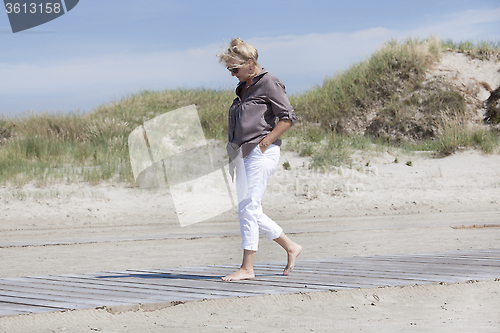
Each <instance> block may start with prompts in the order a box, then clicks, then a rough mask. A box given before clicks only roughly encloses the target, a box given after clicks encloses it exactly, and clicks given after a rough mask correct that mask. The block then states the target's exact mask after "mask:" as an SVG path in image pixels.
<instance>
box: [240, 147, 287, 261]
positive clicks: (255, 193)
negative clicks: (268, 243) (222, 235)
mask: <svg viewBox="0 0 500 333" xmlns="http://www.w3.org/2000/svg"><path fill="white" fill-rule="evenodd" d="M279 158H280V147H279V146H277V145H274V144H272V145H270V146H269V147H268V148H267V149H266V150H265V151H264V153H262V152H261V151H260V148H259V145H257V146H255V148H254V149H253V150H252V151H251V152H250V154H248V156H246V157H245V158H244V159H243V162H244V166H245V168H244V172H243V170H241V168H240V172H238V168H237V169H236V185H237V187H239V188H244V187H245V185H246V189H247V190H246V191H245V192H246V193H245V194H240V193H239V195H240V196H243V198H241V197H238V202H239V204H238V217H239V220H240V232H241V236H242V238H243V241H242V243H241V247H242V248H243V249H245V250H252V251H257V249H258V245H259V232H260V233H262V234H264V236H265V237H266V238H267V239H268V240H273V239H276V238H278V237H279V236H280V235H281V233H282V232H283V229H282V228H281V227H280V226H279V225H278V224H276V222H274V221H273V220H271V219H270V218H269V217H268V216H267V215H266V214H264V212H263V211H262V205H261V200H262V196H263V195H264V190H265V189H266V186H267V183H268V182H269V178H270V177H271V174H272V173H273V171H274V169H276V166H277V165H278V161H279ZM245 183H246V184H245Z"/></svg>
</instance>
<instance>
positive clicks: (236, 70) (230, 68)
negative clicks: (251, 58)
mask: <svg viewBox="0 0 500 333" xmlns="http://www.w3.org/2000/svg"><path fill="white" fill-rule="evenodd" d="M226 69H227V70H228V71H230V72H231V73H234V74H238V71H239V70H240V68H239V67H226Z"/></svg>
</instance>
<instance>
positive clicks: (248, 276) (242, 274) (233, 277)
mask: <svg viewBox="0 0 500 333" xmlns="http://www.w3.org/2000/svg"><path fill="white" fill-rule="evenodd" d="M254 278H255V274H254V272H253V269H252V270H248V269H244V268H240V269H238V270H237V271H236V272H234V273H233V274H230V275H228V276H223V277H221V280H222V281H240V280H252V279H254Z"/></svg>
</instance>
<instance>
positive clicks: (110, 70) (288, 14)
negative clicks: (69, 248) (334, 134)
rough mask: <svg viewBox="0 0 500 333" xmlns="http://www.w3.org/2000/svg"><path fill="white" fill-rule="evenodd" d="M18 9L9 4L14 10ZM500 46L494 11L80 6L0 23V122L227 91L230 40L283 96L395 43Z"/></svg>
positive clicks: (153, 2) (313, 2) (291, 4)
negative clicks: (222, 55) (168, 95)
mask: <svg viewBox="0 0 500 333" xmlns="http://www.w3.org/2000/svg"><path fill="white" fill-rule="evenodd" d="M13 1H14V0H13ZM431 34H437V35H438V37H440V38H441V39H448V38H452V39H453V40H455V41H462V40H472V41H478V40H490V41H499V40H500V2H499V1H498V0H468V1H465V0H450V1H448V0H432V1H429V0H419V1H401V0H398V1H389V0H384V1H375V0H361V1H355V0H353V1H332V0H330V1H328V0H324V1H323V0H289V1H281V0H280V1H273V0H266V1H263V0H254V1H234V0H233V1H226V0H222V1H192V0H183V1H170V0H141V1H139V0H135V1H132V0H80V2H79V4H78V5H77V6H76V7H75V8H74V9H73V10H72V11H70V12H69V13H67V14H65V15H63V16H61V17H59V18H58V19H56V20H53V21H51V22H48V23H46V24H44V25H41V26H38V27H35V28H33V29H30V30H26V31H24V32H19V33H16V34H13V33H12V31H11V29H10V25H9V20H8V16H7V14H6V13H5V12H4V13H3V14H2V13H0V50H1V51H0V114H4V115H8V116H12V115H19V114H22V113H23V112H25V111H27V110H33V111H35V112H42V111H49V112H78V111H81V112H87V111H91V110H92V109H93V108H95V107H97V106H99V105H102V104H105V103H112V102H113V101H116V100H120V99H121V98H124V97H127V96H129V95H130V94H132V93H135V92H139V91H141V90H144V89H150V90H164V89H175V88H215V89H233V88H234V87H235V85H236V83H237V81H236V79H235V78H233V77H231V75H230V74H229V72H227V70H226V69H225V68H224V67H222V66H221V65H220V64H219V63H218V61H217V58H216V56H215V55H216V54H217V53H218V51H220V50H221V49H222V48H224V47H225V46H227V43H228V42H229V41H230V39H231V38H232V37H240V38H242V39H243V40H244V41H247V42H249V43H251V44H253V45H254V46H255V47H256V48H257V49H258V51H259V55H260V57H259V62H260V64H261V65H262V66H263V67H265V68H266V69H267V70H268V71H270V72H271V73H273V74H274V75H276V76H278V77H279V78H280V79H281V80H282V81H283V82H284V83H285V85H286V87H287V91H288V93H289V94H293V93H300V92H301V91H304V90H307V89H310V88H312V87H314V86H315V85H321V84H322V82H323V80H324V78H325V77H327V76H331V75H332V74H334V73H336V72H339V71H342V70H345V69H347V68H348V67H349V66H350V65H352V64H354V63H356V62H359V61H361V60H363V59H366V58H367V57H369V56H370V54H372V53H373V52H374V51H375V50H376V49H377V47H379V46H381V45H382V44H383V43H384V42H386V41H388V40H390V39H392V38H396V39H398V40H403V39H406V38H407V37H410V36H411V37H418V38H426V37H428V36H429V35H431Z"/></svg>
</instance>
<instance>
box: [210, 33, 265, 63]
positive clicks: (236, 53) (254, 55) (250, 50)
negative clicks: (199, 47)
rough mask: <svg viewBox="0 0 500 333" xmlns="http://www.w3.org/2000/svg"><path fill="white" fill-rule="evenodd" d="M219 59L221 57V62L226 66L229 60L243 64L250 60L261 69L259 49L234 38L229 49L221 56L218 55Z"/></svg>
mask: <svg viewBox="0 0 500 333" xmlns="http://www.w3.org/2000/svg"><path fill="white" fill-rule="evenodd" d="M217 57H219V62H220V63H224V64H227V62H228V60H229V59H234V60H239V61H241V63H242V64H243V63H244V62H245V61H247V60H248V59H250V60H252V61H253V62H254V64H255V65H256V66H258V67H260V66H259V64H258V63H257V59H258V58H259V53H258V52H257V49H256V48H255V47H253V46H252V45H250V44H248V43H245V42H244V41H242V40H241V39H240V38H233V39H232V40H231V43H229V47H228V48H227V49H226V50H225V51H224V52H222V53H221V54H218V55H217Z"/></svg>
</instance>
